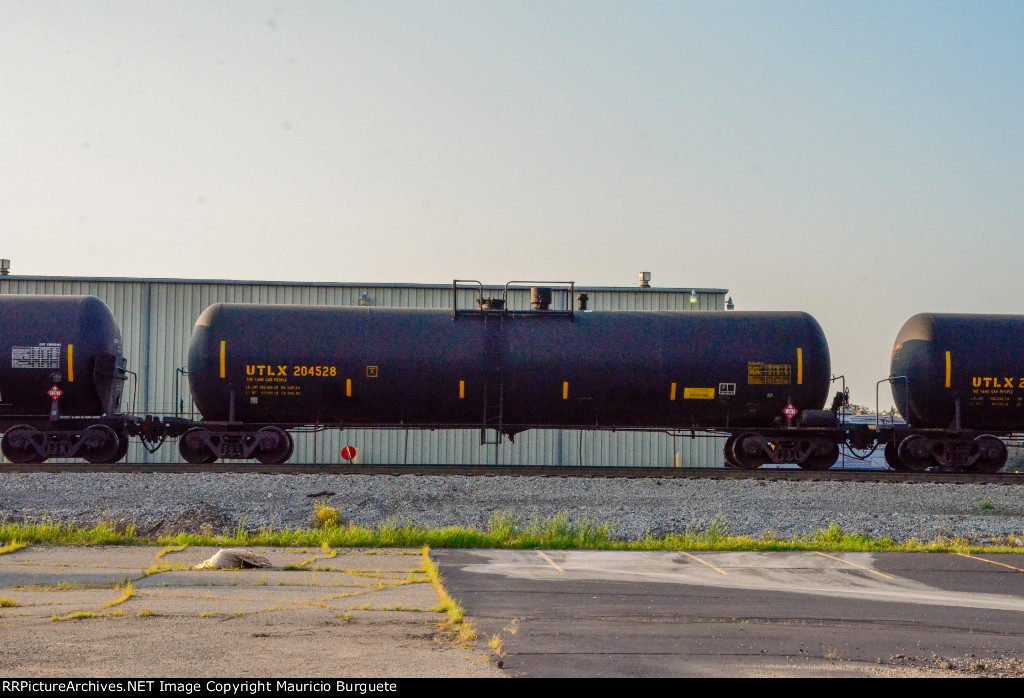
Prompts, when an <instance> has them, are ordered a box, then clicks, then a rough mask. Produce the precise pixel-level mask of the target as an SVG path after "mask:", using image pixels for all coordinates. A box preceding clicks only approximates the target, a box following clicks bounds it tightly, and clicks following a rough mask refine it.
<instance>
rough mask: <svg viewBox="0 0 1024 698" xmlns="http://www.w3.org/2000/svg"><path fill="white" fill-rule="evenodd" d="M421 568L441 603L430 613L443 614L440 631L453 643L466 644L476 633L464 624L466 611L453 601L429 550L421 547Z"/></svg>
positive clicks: (470, 625) (470, 626)
mask: <svg viewBox="0 0 1024 698" xmlns="http://www.w3.org/2000/svg"><path fill="white" fill-rule="evenodd" d="M422 554H423V567H424V569H426V570H427V578H428V579H429V580H430V585H431V586H433V587H434V592H435V593H436V594H437V598H438V600H439V601H440V602H441V603H439V604H438V605H437V606H435V607H434V608H432V609H430V610H431V611H435V612H440V613H444V614H445V620H444V622H443V623H442V624H441V631H442V632H443V633H444V634H445V636H446V637H447V638H448V639H450V640H452V641H453V642H467V641H469V640H472V639H474V638H475V637H476V631H475V630H474V629H473V626H472V624H470V623H467V622H466V611H465V610H464V609H463V608H462V606H461V604H459V602H458V601H456V600H455V599H453V598H452V597H451V596H450V595H449V594H448V590H447V589H445V588H444V582H443V580H442V579H441V573H440V571H439V570H438V569H437V565H436V564H434V561H433V560H431V559H430V548H428V547H426V546H424V547H423V551H422Z"/></svg>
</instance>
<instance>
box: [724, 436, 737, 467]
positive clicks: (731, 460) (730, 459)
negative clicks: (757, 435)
mask: <svg viewBox="0 0 1024 698" xmlns="http://www.w3.org/2000/svg"><path fill="white" fill-rule="evenodd" d="M735 443H736V436H735V435H730V436H729V438H727V439H726V440H725V446H724V447H722V455H723V456H724V457H725V467H727V468H740V467H742V466H741V465H740V464H739V462H738V461H737V460H736V457H735V456H734V455H733V454H732V447H733V445H734V444H735Z"/></svg>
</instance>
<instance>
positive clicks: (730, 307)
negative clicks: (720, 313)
mask: <svg viewBox="0 0 1024 698" xmlns="http://www.w3.org/2000/svg"><path fill="white" fill-rule="evenodd" d="M725 309H726V310H736V304H735V303H733V302H732V296H729V300H727V301H726V302H725Z"/></svg>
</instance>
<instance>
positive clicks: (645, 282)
mask: <svg viewBox="0 0 1024 698" xmlns="http://www.w3.org/2000/svg"><path fill="white" fill-rule="evenodd" d="M650 287H651V272H649V271H642V272H640V288H650Z"/></svg>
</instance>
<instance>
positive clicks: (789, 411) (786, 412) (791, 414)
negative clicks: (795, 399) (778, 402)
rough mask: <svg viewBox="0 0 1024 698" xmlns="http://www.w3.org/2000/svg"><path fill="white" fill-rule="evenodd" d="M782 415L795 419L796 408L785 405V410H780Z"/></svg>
mask: <svg viewBox="0 0 1024 698" xmlns="http://www.w3.org/2000/svg"><path fill="white" fill-rule="evenodd" d="M782 414H784V415H786V416H787V417H795V416H796V408H795V407H793V406H792V405H786V409H784V410H782Z"/></svg>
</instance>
